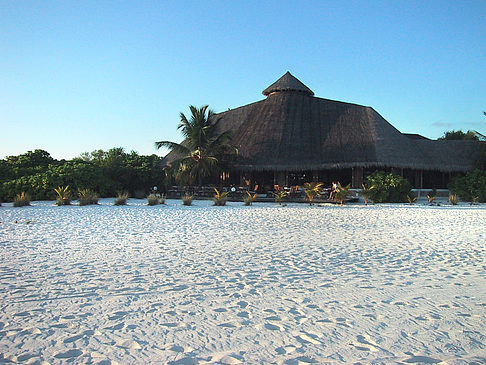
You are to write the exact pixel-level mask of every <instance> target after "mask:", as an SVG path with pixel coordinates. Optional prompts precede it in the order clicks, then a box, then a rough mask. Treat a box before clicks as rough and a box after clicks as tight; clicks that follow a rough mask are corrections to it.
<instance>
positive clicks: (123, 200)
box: [113, 191, 128, 205]
mask: <svg viewBox="0 0 486 365" xmlns="http://www.w3.org/2000/svg"><path fill="white" fill-rule="evenodd" d="M127 200H128V193H127V192H126V191H123V192H119V193H118V196H117V197H116V199H115V202H114V203H113V204H114V205H127Z"/></svg>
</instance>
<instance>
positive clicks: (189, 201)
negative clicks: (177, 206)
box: [182, 195, 194, 205]
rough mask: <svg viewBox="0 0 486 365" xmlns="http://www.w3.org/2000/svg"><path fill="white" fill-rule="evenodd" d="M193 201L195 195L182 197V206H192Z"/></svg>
mask: <svg viewBox="0 0 486 365" xmlns="http://www.w3.org/2000/svg"><path fill="white" fill-rule="evenodd" d="M193 200H194V196H193V195H184V196H183V197H182V205H192V201H193Z"/></svg>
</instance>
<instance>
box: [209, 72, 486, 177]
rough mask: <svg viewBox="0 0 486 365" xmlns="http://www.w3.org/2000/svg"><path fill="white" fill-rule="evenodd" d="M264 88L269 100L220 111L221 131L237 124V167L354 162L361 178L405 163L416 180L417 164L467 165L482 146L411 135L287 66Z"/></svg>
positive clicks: (436, 167)
mask: <svg viewBox="0 0 486 365" xmlns="http://www.w3.org/2000/svg"><path fill="white" fill-rule="evenodd" d="M263 95H265V96H266V98H265V99H264V100H261V101H258V102H255V103H252V104H249V105H245V106H242V107H239V108H236V109H233V110H228V111H226V112H222V113H219V114H218V115H217V116H218V118H220V122H219V125H220V127H221V131H225V130H231V131H232V135H233V143H234V144H235V145H236V146H237V147H238V149H239V156H238V158H237V161H236V163H235V166H234V167H235V169H236V170H237V171H240V172H245V173H251V172H253V173H257V172H264V171H267V172H275V173H285V174H288V173H290V172H301V171H313V172H314V173H313V176H314V177H313V178H314V179H316V178H318V179H321V176H322V174H317V172H318V171H321V172H322V171H324V170H328V171H329V170H343V169H349V171H350V176H351V175H352V179H350V180H352V182H353V185H356V186H359V185H358V184H360V183H361V182H362V180H363V171H364V169H368V170H373V171H374V170H375V169H395V170H396V169H399V171H401V172H402V173H403V169H408V170H410V171H408V173H409V174H410V177H411V180H414V179H415V180H416V184H418V183H417V179H420V180H421V179H422V177H421V176H420V177H419V176H418V175H417V174H415V172H417V171H420V172H422V171H436V172H445V173H453V172H464V171H468V170H471V169H472V168H473V163H474V160H475V157H476V155H477V154H478V153H479V148H480V144H479V143H478V142H476V141H433V140H428V139H426V138H424V137H422V138H420V137H421V136H419V135H406V134H403V133H401V132H400V131H398V130H397V129H396V128H395V127H393V126H392V125H391V124H390V123H388V122H387V121H386V120H385V119H384V118H383V117H382V116H381V115H380V114H378V113H377V112H376V111H375V110H374V109H373V108H371V107H368V106H362V105H357V104H351V103H345V102H340V101H334V100H329V99H323V98H319V97H315V96H314V93H313V92H312V90H310V89H309V88H308V87H307V86H306V85H304V84H303V83H302V82H300V81H299V80H298V79H296V78H295V77H294V76H292V75H291V74H290V73H289V72H287V73H286V74H285V75H283V76H282V77H281V78H280V79H278V80H277V81H276V82H275V83H273V84H272V85H270V86H269V87H268V88H266V89H265V90H264V91H263ZM411 170H413V172H412V171H411ZM275 176H276V175H275ZM326 177H328V179H329V180H331V179H332V177H331V174H329V173H327V174H324V178H326ZM350 182H351V181H350ZM412 183H414V181H412ZM420 185H422V183H420Z"/></svg>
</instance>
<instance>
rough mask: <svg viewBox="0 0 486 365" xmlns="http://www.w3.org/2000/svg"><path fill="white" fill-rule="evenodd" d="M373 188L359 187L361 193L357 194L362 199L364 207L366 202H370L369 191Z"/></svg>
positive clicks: (364, 185) (367, 186)
mask: <svg viewBox="0 0 486 365" xmlns="http://www.w3.org/2000/svg"><path fill="white" fill-rule="evenodd" d="M374 188H375V187H374V186H373V185H371V186H369V185H366V184H362V185H361V191H360V192H359V194H360V195H361V196H362V197H363V199H364V201H365V205H368V200H370V197H371V190H373V189H374Z"/></svg>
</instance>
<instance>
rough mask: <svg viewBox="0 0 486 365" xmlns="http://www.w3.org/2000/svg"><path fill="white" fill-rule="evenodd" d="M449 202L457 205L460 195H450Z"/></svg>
mask: <svg viewBox="0 0 486 365" xmlns="http://www.w3.org/2000/svg"><path fill="white" fill-rule="evenodd" d="M449 203H451V204H452V205H457V204H458V203H459V196H458V195H457V194H451V195H449Z"/></svg>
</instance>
